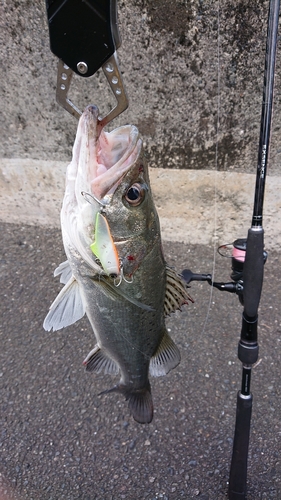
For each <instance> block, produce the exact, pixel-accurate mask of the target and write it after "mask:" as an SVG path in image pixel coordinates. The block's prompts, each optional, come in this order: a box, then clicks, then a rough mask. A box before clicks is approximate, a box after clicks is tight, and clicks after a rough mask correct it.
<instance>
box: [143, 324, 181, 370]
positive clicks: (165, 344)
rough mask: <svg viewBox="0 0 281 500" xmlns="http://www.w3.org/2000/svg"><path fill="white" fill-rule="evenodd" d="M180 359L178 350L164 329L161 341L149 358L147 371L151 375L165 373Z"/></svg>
mask: <svg viewBox="0 0 281 500" xmlns="http://www.w3.org/2000/svg"><path fill="white" fill-rule="evenodd" d="M180 360H181V356H180V351H179V349H178V347H177V346H176V344H175V343H174V341H173V340H172V339H171V337H170V336H169V335H168V333H167V331H166V330H165V333H164V336H163V339H162V342H161V344H160V345H159V347H158V349H157V351H156V352H155V354H154V356H152V358H151V360H150V365H149V373H150V375H152V376H153V377H161V376H163V375H167V373H169V371H170V370H172V369H173V368H175V367H176V366H177V365H178V364H179V363H180Z"/></svg>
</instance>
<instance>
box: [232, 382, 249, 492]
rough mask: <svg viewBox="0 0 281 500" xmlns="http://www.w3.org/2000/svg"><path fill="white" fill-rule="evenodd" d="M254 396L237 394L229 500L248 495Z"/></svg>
mask: <svg viewBox="0 0 281 500" xmlns="http://www.w3.org/2000/svg"><path fill="white" fill-rule="evenodd" d="M252 402H253V397H252V394H249V395H248V396H243V395H242V394H241V391H239V392H238V394H237V409H236V425H235V433H234V442H233V451H232V460H231V467H230V476H229V487H228V498H229V500H244V499H245V498H246V494H247V463H248V449H249V439H250V423H251V414H252Z"/></svg>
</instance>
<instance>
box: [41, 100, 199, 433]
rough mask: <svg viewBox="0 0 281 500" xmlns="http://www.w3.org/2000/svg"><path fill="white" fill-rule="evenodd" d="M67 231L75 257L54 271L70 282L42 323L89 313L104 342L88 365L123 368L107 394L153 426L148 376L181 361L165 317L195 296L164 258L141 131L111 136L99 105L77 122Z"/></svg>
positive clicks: (109, 370) (66, 321) (68, 249)
mask: <svg viewBox="0 0 281 500" xmlns="http://www.w3.org/2000/svg"><path fill="white" fill-rule="evenodd" d="M61 229H62V238H63V244H64V249H65V253H66V257H67V260H66V261H65V262H63V263H62V264H60V265H59V267H58V268H56V270H55V272H54V275H55V276H60V281H61V283H62V284H63V285H64V287H63V288H62V290H61V291H60V293H59V294H58V296H57V298H56V299H55V300H54V302H53V303H52V305H51V307H50V309H49V312H48V314H47V316H46V318H45V321H44V324H43V327H44V329H45V330H46V331H50V330H52V329H53V331H56V330H59V329H61V328H65V327H67V326H69V325H71V324H73V323H75V322H76V321H78V320H80V319H81V318H82V317H83V316H84V315H85V314H86V316H87V317H88V319H89V322H90V324H91V327H92V329H93V332H94V337H95V341H96V344H95V346H94V348H93V349H91V351H90V352H89V354H88V355H87V357H86V358H85V360H84V365H85V367H86V371H89V372H95V373H105V374H110V375H118V374H120V381H119V382H118V383H117V384H115V385H114V386H113V387H111V388H109V389H106V390H105V391H103V392H102V393H101V394H106V393H111V392H117V393H121V394H123V395H124V396H125V398H126V400H127V401H128V406H129V409H130V411H131V413H132V415H133V418H134V419H135V420H136V421H137V422H139V423H141V424H145V423H150V422H151V421H152V418H153V400H152V395H151V386H150V381H149V376H150V375H151V376H162V375H166V374H167V373H169V371H170V370H172V369H173V368H175V367H176V366H177V365H178V364H179V362H180V351H179V349H178V347H177V346H176V344H175V343H174V341H173V340H172V338H171V337H170V336H169V334H168V332H167V328H166V326H165V318H166V316H167V315H170V314H171V313H172V312H174V311H176V310H177V309H181V307H182V306H183V305H184V304H187V303H188V302H189V301H192V298H191V297H190V296H189V294H188V292H187V286H186V284H185V283H184V281H183V279H182V277H181V276H180V275H179V274H177V273H176V271H175V270H174V269H173V268H171V267H169V266H168V265H167V264H166V262H165V258H164V254H163V249H162V242H161V234H160V223H159V218H158V214H157V211H156V208H155V205H154V201H153V197H152V192H151V186H150V180H149V171H148V165H147V161H146V158H145V154H144V151H143V144H142V139H141V137H140V134H139V131H138V129H137V127H135V126H134V125H124V126H121V127H118V128H116V129H114V130H112V131H111V132H105V131H104V130H103V128H102V127H101V125H100V121H99V110H98V108H97V107H96V106H95V105H89V106H87V108H86V109H85V111H84V112H83V114H82V116H81V118H80V120H79V123H78V129H77V134H76V138H75V142H74V146H73V155H72V161H71V163H70V164H69V166H68V168H67V173H66V186H65V195H64V199H63V204H62V209H61Z"/></svg>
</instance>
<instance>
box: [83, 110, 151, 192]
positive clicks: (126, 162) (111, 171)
mask: <svg viewBox="0 0 281 500" xmlns="http://www.w3.org/2000/svg"><path fill="white" fill-rule="evenodd" d="M79 127H80V128H81V129H82V134H83V135H84V137H85V138H86V142H85V148H86V153H87V160H88V161H87V164H88V168H86V175H87V184H88V186H89V187H90V192H91V193H92V194H93V195H94V196H95V197H96V198H98V199H99V200H101V199H102V198H103V197H104V196H105V195H107V194H111V193H113V192H114V191H115V189H116V187H117V186H118V185H119V184H120V182H121V180H122V179H123V177H124V175H125V174H126V173H127V172H128V170H129V169H130V168H131V167H132V166H133V165H134V163H135V161H136V159H137V158H138V156H139V154H140V151H141V147H142V140H141V139H140V137H139V131H138V129H137V127H135V126H134V125H125V126H122V127H118V128H116V129H114V130H112V131H111V132H105V131H104V130H103V128H102V125H101V122H100V120H99V110H98V108H97V107H96V106H93V105H90V106H88V107H87V108H86V109H85V111H84V113H83V114H82V116H81V118H80V120H79ZM83 150H84V151H85V149H84V148H82V151H83Z"/></svg>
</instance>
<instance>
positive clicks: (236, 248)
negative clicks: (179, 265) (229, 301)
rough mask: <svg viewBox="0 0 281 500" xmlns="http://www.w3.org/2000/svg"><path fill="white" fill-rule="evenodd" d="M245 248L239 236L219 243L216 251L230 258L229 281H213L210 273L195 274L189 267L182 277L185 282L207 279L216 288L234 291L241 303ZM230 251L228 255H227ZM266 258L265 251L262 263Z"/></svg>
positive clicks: (244, 242)
mask: <svg viewBox="0 0 281 500" xmlns="http://www.w3.org/2000/svg"><path fill="white" fill-rule="evenodd" d="M246 249H247V239H246V238H239V239H237V240H235V241H234V242H233V243H230V244H226V245H221V246H220V247H219V248H218V253H219V254H220V255H221V256H222V257H226V258H231V269H232V272H231V274H230V278H231V279H232V281H231V282H227V283H223V282H217V281H213V279H212V275H211V274H195V273H193V272H192V271H190V269H184V270H183V271H182V273H181V274H182V277H183V279H184V281H185V282H186V284H188V283H190V282H191V281H207V282H208V283H209V285H211V286H213V287H214V288H217V289H218V290H221V291H225V292H230V293H236V295H238V298H239V301H240V303H241V304H242V305H243V304H244V300H243V289H244V287H243V269H244V262H245V257H246ZM229 253H230V255H228V254H229ZM266 260H267V252H266V251H265V250H264V252H263V263H264V264H265V263H266Z"/></svg>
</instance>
